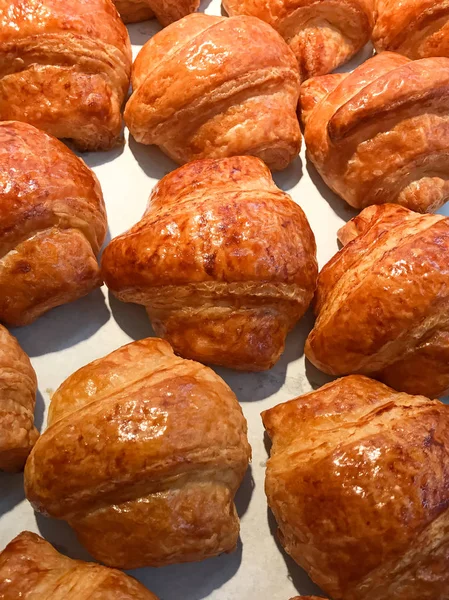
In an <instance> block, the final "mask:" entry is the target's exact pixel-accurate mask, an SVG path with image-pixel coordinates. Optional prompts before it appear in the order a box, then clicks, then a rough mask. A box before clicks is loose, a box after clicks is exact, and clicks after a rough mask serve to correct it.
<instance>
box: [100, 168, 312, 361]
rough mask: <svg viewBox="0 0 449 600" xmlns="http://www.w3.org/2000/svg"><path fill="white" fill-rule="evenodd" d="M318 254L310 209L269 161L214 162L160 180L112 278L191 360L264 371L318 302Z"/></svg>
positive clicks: (109, 268) (113, 248) (113, 251)
mask: <svg viewBox="0 0 449 600" xmlns="http://www.w3.org/2000/svg"><path fill="white" fill-rule="evenodd" d="M315 254H316V246H315V239H314V236H313V233H312V231H311V229H310V226H309V224H308V222H307V219H306V217H305V215H304V213H303V211H302V210H301V208H300V207H299V206H298V205H297V204H295V203H294V202H293V201H292V200H291V198H290V197H289V196H288V195H287V194H285V193H284V192H282V191H281V190H279V189H278V188H277V187H276V185H275V184H274V182H273V180H272V178H271V174H270V171H269V170H268V168H267V167H266V166H265V165H264V164H263V162H262V161H260V160H259V159H257V158H254V157H250V156H244V157H241V156H239V157H232V158H226V159H221V160H211V159H205V160H202V161H197V162H193V163H190V164H188V165H186V166H184V167H181V168H180V169H177V170H176V171H173V172H172V173H170V174H169V175H167V176H166V177H164V178H163V179H162V180H161V181H160V182H159V184H158V185H157V187H156V188H155V190H154V191H153V193H152V196H151V198H150V203H149V206H148V209H147V211H146V213H145V215H144V217H143V218H142V220H141V221H140V222H139V223H138V224H137V225H135V226H134V227H133V228H132V229H131V230H130V231H128V232H126V233H124V234H123V235H121V236H119V237H117V238H115V239H114V240H113V241H112V242H111V243H110V244H109V246H108V247H107V248H106V250H105V252H104V254H103V260H102V274H103V277H104V280H105V282H106V284H107V285H108V286H109V288H110V289H111V291H112V292H113V293H114V294H115V295H116V296H117V297H118V298H120V300H124V301H125V302H136V303H138V304H143V305H144V306H146V308H147V311H148V314H149V316H150V319H151V322H152V324H153V327H154V329H155V331H156V333H157V335H160V336H161V337H164V338H166V339H167V340H168V341H169V342H170V344H172V346H173V348H174V349H175V351H176V352H177V353H178V354H180V355H181V356H184V357H186V358H194V359H196V360H200V361H202V362H210V363H215V364H220V365H225V366H228V367H232V368H236V369H242V370H251V371H258V370H263V369H269V368H271V367H272V366H273V365H274V363H275V362H276V361H277V360H278V359H279V356H280V355H281V353H282V352H283V349H284V345H285V338H286V335H287V333H288V331H289V330H290V329H292V327H293V326H294V325H295V323H296V322H297V321H298V319H300V318H301V317H302V315H303V314H304V313H305V311H306V310H307V307H308V306H309V304H310V302H311V300H312V298H313V294H314V291H315V286H316V278H317V262H316V258H315Z"/></svg>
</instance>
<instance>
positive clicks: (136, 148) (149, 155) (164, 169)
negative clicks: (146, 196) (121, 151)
mask: <svg viewBox="0 0 449 600" xmlns="http://www.w3.org/2000/svg"><path fill="white" fill-rule="evenodd" d="M129 148H130V150H131V152H132V153H133V155H134V158H135V159H136V161H137V162H138V163H139V166H140V168H141V169H142V170H143V171H144V173H145V174H146V175H148V177H152V178H153V179H157V180H159V179H162V177H165V175H167V174H168V173H171V171H174V170H175V169H177V168H178V167H179V165H177V164H176V163H175V162H174V161H173V160H171V158H168V156H166V155H165V154H164V153H163V152H162V150H160V149H159V148H158V147H157V146H146V145H144V144H139V142H136V140H135V139H134V138H133V136H132V135H131V134H129ZM149 190H150V188H148V192H149Z"/></svg>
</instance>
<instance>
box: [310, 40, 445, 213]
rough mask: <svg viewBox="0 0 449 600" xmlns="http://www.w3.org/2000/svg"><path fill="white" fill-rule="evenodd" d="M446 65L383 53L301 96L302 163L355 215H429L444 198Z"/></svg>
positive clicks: (315, 82)
mask: <svg viewBox="0 0 449 600" xmlns="http://www.w3.org/2000/svg"><path fill="white" fill-rule="evenodd" d="M448 97H449V59H447V58H428V59H423V60H418V61H414V62H411V61H409V60H408V59H407V58H405V57H404V56H401V55H399V54H393V53H391V52H384V53H382V54H379V55H378V56H375V57H374V58H371V59H370V60H368V61H366V62H365V63H364V64H363V65H361V66H359V67H358V68H357V69H355V71H353V72H352V73H351V74H349V75H344V74H343V75H342V74H336V75H328V76H326V78H325V79H324V81H323V80H321V79H320V78H316V79H311V80H309V81H307V82H306V83H305V84H303V86H302V88H301V105H302V107H303V115H302V116H303V120H304V121H305V141H306V145H307V156H308V158H309V159H310V160H311V161H312V162H313V164H314V165H315V167H316V168H317V169H318V171H319V173H320V174H321V176H322V177H323V179H324V181H325V182H326V183H327V185H328V186H329V187H330V188H331V189H332V190H333V191H334V192H336V193H337V194H339V195H340V196H341V197H342V198H344V200H346V202H348V203H349V204H350V205H351V206H354V207H355V208H364V207H366V206H368V205H371V204H382V203H385V202H394V203H398V204H401V205H402V206H405V207H407V208H410V209H411V210H415V211H417V212H433V211H435V210H437V209H438V208H439V207H440V206H442V205H443V204H444V203H445V202H446V200H447V199H448V197H449V180H448V178H447V172H448V170H449V112H448V111H449V106H448V102H447V98H448Z"/></svg>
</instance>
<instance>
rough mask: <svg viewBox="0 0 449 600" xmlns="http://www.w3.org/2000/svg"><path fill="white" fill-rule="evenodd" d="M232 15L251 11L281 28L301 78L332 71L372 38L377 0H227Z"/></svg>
mask: <svg viewBox="0 0 449 600" xmlns="http://www.w3.org/2000/svg"><path fill="white" fill-rule="evenodd" d="M223 6H224V7H225V9H226V11H227V12H228V14H229V15H250V16H253V17H258V18H259V19H262V20H263V21H265V22H266V23H269V24H270V25H271V26H272V27H274V29H276V31H278V32H279V33H280V34H281V35H282V37H283V38H284V39H285V41H286V42H287V43H288V45H289V46H290V48H291V49H292V50H293V52H294V54H295V56H296V59H297V61H298V65H299V70H300V73H301V79H302V80H304V79H308V78H309V77H315V76H317V75H325V74H326V73H330V72H331V71H333V70H334V69H336V68H337V67H339V66H340V65H342V64H344V63H346V62H347V61H348V60H350V59H351V58H352V57H353V56H354V55H355V54H356V53H357V52H358V51H359V50H361V48H363V46H364V45H365V44H366V43H367V42H368V40H369V39H370V35H371V31H372V28H373V15H374V0H294V1H293V2H292V1H290V0H280V1H273V0H223Z"/></svg>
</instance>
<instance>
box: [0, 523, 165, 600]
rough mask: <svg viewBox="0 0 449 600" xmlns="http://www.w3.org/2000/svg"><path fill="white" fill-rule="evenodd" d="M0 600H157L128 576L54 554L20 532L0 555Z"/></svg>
mask: <svg viewBox="0 0 449 600" xmlns="http://www.w3.org/2000/svg"><path fill="white" fill-rule="evenodd" d="M0 598H2V600H17V598H22V599H23V600H85V599H87V598H91V599H92V600H94V599H95V600H157V598H156V596H155V595H154V594H152V593H151V592H149V591H148V590H147V589H145V588H144V587H143V585H141V584H140V583H139V582H138V581H136V580H135V579H134V578H133V577H130V576H129V575H125V573H122V572H120V571H116V570H115V569H108V568H107V567H102V566H100V565H96V564H95V563H87V562H83V561H81V560H72V559H71V558H68V557H67V556H63V555H62V554H60V553H59V552H57V551H56V550H55V549H54V548H53V546H52V545H51V544H49V543H48V542H46V541H45V540H44V539H42V538H41V537H40V536H38V535H36V534H35V533H30V532H29V531H24V532H23V533H21V534H20V535H18V536H17V537H16V538H14V539H13V540H12V542H10V543H9V544H8V545H7V546H6V548H5V549H4V550H3V552H2V553H1V554H0Z"/></svg>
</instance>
